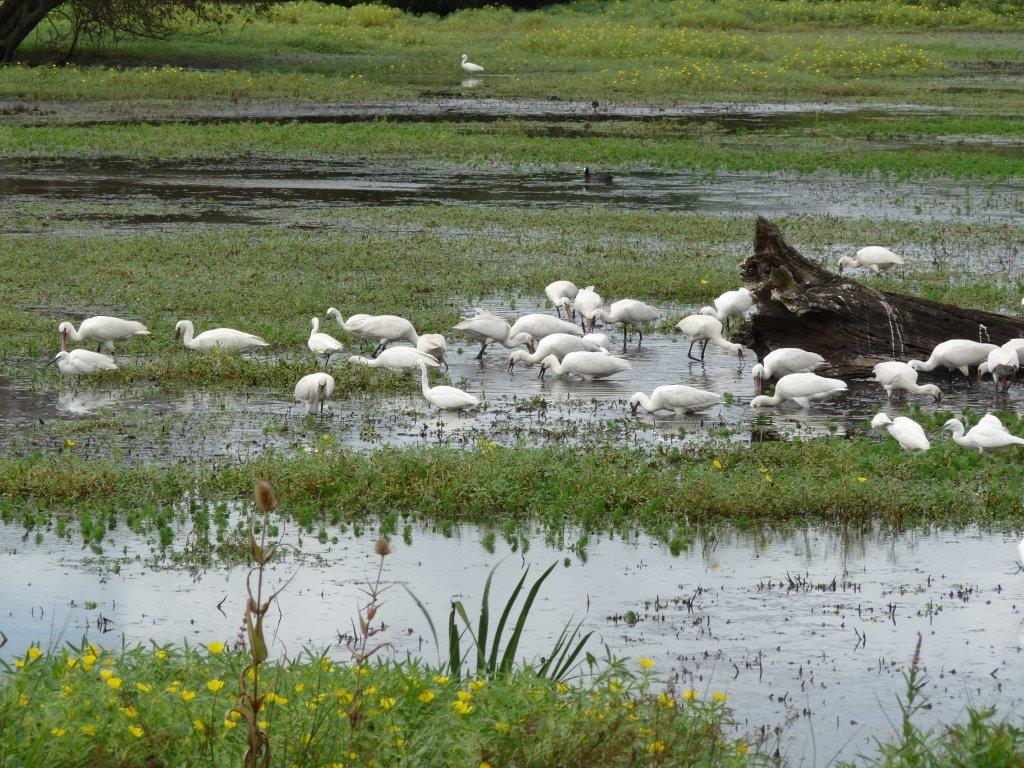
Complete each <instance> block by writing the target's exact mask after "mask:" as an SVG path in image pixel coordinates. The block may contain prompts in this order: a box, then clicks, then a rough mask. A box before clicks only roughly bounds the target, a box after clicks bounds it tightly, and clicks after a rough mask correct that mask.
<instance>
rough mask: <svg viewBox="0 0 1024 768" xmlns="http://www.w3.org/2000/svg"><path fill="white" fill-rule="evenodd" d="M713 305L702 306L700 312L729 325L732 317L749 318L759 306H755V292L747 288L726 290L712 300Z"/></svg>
mask: <svg viewBox="0 0 1024 768" xmlns="http://www.w3.org/2000/svg"><path fill="white" fill-rule="evenodd" d="M712 303H713V304H714V306H713V307H701V310H700V314H702V315H709V316H711V317H714V318H717V319H719V320H721V321H722V322H723V323H725V325H726V327H729V325H730V323H731V320H732V318H734V317H738V318H740V319H742V320H749V319H750V317H751V315H753V314H754V313H755V312H756V311H757V308H756V307H755V306H754V294H752V293H751V292H750V291H749V290H747V289H746V288H737V289H736V290H735V291H726V292H725V293H723V294H722V295H721V296H719V297H718V298H717V299H715V300H714V302H712Z"/></svg>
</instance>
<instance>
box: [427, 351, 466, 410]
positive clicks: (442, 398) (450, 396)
mask: <svg viewBox="0 0 1024 768" xmlns="http://www.w3.org/2000/svg"><path fill="white" fill-rule="evenodd" d="M419 366H420V373H421V374H422V376H423V378H422V384H423V397H425V398H426V400H427V402H428V403H430V404H431V405H433V406H434V407H435V408H440V409H441V410H442V411H461V410H464V409H465V408H475V407H476V406H478V405H480V399H479V398H477V397H474V396H473V395H471V394H469V393H468V392H463V391H462V390H461V389H459V388H457V387H448V386H440V387H431V386H430V385H429V384H427V365H426V363H425V362H423V361H422V360H421V361H420V363H419Z"/></svg>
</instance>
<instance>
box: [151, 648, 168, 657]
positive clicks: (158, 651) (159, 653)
mask: <svg viewBox="0 0 1024 768" xmlns="http://www.w3.org/2000/svg"><path fill="white" fill-rule="evenodd" d="M153 655H154V656H156V657H157V658H158V659H161V660H163V659H166V658H167V651H165V650H163V649H162V648H157V649H156V650H155V651H153Z"/></svg>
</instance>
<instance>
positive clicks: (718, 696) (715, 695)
mask: <svg viewBox="0 0 1024 768" xmlns="http://www.w3.org/2000/svg"><path fill="white" fill-rule="evenodd" d="M711 698H712V699H714V700H715V701H717V702H718V703H719V704H721V703H722V702H724V701H725V700H726V699H728V698H729V697H728V696H726V695H725V694H724V693H722V692H721V691H715V692H714V693H712V694H711Z"/></svg>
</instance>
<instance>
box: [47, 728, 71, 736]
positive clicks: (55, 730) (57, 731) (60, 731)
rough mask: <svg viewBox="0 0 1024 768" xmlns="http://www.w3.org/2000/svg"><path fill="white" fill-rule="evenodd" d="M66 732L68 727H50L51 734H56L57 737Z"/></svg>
mask: <svg viewBox="0 0 1024 768" xmlns="http://www.w3.org/2000/svg"><path fill="white" fill-rule="evenodd" d="M65 733H67V729H66V728H51V729H50V735H51V736H56V737H57V738H60V737H61V736H63V735H64V734H65Z"/></svg>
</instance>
